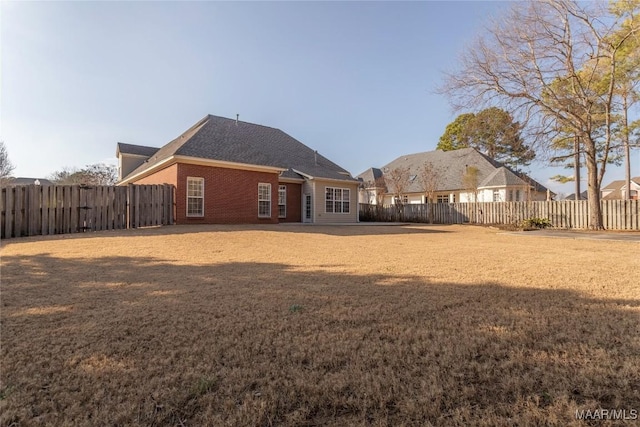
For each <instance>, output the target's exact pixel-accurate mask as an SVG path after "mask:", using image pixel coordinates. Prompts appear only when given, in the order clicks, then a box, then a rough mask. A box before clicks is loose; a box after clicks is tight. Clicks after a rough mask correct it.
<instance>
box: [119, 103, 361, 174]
mask: <svg viewBox="0 0 640 427" xmlns="http://www.w3.org/2000/svg"><path fill="white" fill-rule="evenodd" d="M174 155H180V156H189V157H196V158H202V159H211V160H220V161H226V162H234V163H245V164H251V165H259V166H272V167H279V168H283V169H289V170H288V171H287V172H285V173H284V174H283V175H285V176H287V177H291V178H293V177H297V178H300V175H298V174H295V173H294V172H293V170H292V169H295V170H297V171H299V172H302V173H304V174H306V175H309V176H312V177H316V178H330V179H339V180H349V181H355V179H354V178H352V177H351V175H350V174H349V172H348V171H346V170H345V169H343V168H341V167H340V166H338V165H337V164H335V163H333V162H332V161H330V160H329V159H327V158H326V157H324V156H322V155H320V154H318V153H317V152H316V151H314V150H312V149H311V148H309V147H307V146H306V145H304V144H303V143H301V142H300V141H298V140H296V139H294V138H292V137H291V136H289V135H287V134H286V133H284V132H283V131H281V130H279V129H275V128H271V127H267V126H262V125H257V124H253V123H247V122H243V121H238V122H236V120H233V119H227V118H224V117H218V116H212V115H208V116H206V117H204V118H203V119H202V120H200V121H199V122H198V123H196V124H195V125H193V126H192V127H191V128H189V129H188V130H187V131H186V132H184V133H183V134H182V135H180V136H179V137H177V138H176V139H174V140H173V141H171V142H169V143H168V144H166V145H165V146H164V147H162V148H160V149H159V150H158V151H157V152H156V153H155V154H153V155H152V156H151V157H150V158H149V160H148V161H147V162H145V163H144V164H143V165H141V166H140V167H138V168H137V169H135V170H134V171H133V172H131V174H129V176H132V175H135V174H137V173H140V172H142V171H144V170H146V169H148V168H150V167H153V166H154V165H155V164H157V163H159V162H161V161H162V160H164V159H167V158H169V157H171V156H174Z"/></svg>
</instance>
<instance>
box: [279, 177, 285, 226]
mask: <svg viewBox="0 0 640 427" xmlns="http://www.w3.org/2000/svg"><path fill="white" fill-rule="evenodd" d="M280 191H284V197H283V199H284V203H283V204H280ZM280 206H284V215H280ZM286 217H287V186H286V185H278V218H286Z"/></svg>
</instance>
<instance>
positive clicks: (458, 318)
mask: <svg viewBox="0 0 640 427" xmlns="http://www.w3.org/2000/svg"><path fill="white" fill-rule="evenodd" d="M638 249H640V246H639V245H638V244H637V243H625V242H607V241H584V240H565V239H545V238H537V237H521V236H514V235H505V234H501V233H498V232H496V231H495V230H489V229H484V228H477V227H471V226H467V227H464V226H446V227H436V226H431V227H430V226H350V227H344V226H343V227H329V226H301V225H294V226H291V225H280V226H265V227H258V226H253V227H252V226H199V227H195V226H194V227H191V226H176V227H166V228H159V229H146V230H135V231H128V232H104V233H95V234H86V235H69V236H58V237H49V238H25V239H19V240H18V239H15V240H11V241H5V242H3V248H2V253H1V255H2V282H1V283H2V284H1V292H0V300H1V301H0V304H1V306H0V309H1V312H0V315H1V318H0V320H1V324H0V325H1V330H0V333H1V335H0V344H1V350H0V357H1V359H0V368H1V374H0V424H1V425H110V426H113V425H153V426H160V425H184V426H200V425H211V426H225V425H229V426H271V425H274V426H276V425H277V426H312V425H318V426H320V425H322V426H324V425H328V426H346V425H357V426H358V425H362V426H365V425H373V426H383V425H390V426H391V425H392V426H402V425H406V426H413V425H442V426H445V425H446V426H449V425H460V426H463V425H464V426H466V425H486V426H500V425H505V426H507V425H510V426H511V425H521V426H526V425H582V424H581V422H579V421H576V420H575V411H576V410H580V409H584V410H592V411H593V410H595V409H598V408H609V409H613V408H617V409H625V410H627V415H628V414H629V411H630V410H632V409H635V410H640V372H639V367H640V280H639V279H638V277H639V276H640V274H639V270H638V268H639V264H638V259H639V258H638V255H639V253H640V251H639V250H638ZM630 423H633V421H627V423H626V424H624V423H622V422H596V423H595V424H596V425H614V424H623V425H631V424H630Z"/></svg>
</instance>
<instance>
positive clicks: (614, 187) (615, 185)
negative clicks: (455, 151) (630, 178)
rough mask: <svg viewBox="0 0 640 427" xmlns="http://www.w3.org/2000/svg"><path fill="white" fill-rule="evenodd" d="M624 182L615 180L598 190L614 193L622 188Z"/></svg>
mask: <svg viewBox="0 0 640 427" xmlns="http://www.w3.org/2000/svg"><path fill="white" fill-rule="evenodd" d="M624 184H625V181H624V179H617V180H615V181H611V182H610V183H609V185H607V186H606V187H604V188H602V189H600V191H616V190H621V189H622V187H624Z"/></svg>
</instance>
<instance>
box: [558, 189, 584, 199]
mask: <svg viewBox="0 0 640 427" xmlns="http://www.w3.org/2000/svg"><path fill="white" fill-rule="evenodd" d="M575 199H576V193H571V194H569V195H568V196H567V197H565V198H563V199H562V200H567V201H568V200H575ZM578 200H589V195H588V194H587V190H584V191H583V192H581V193H580V197H578Z"/></svg>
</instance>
